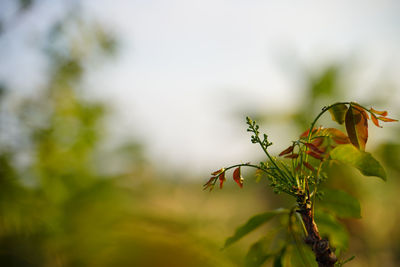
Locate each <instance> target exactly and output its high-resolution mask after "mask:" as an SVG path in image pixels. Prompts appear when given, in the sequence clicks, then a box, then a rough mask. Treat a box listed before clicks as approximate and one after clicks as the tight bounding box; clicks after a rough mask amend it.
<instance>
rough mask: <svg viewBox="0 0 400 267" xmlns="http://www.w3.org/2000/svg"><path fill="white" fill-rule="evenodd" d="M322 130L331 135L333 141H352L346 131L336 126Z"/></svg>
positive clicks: (339, 142)
mask: <svg viewBox="0 0 400 267" xmlns="http://www.w3.org/2000/svg"><path fill="white" fill-rule="evenodd" d="M322 132H323V134H326V135H328V136H330V137H331V138H332V139H333V141H335V142H336V143H338V144H348V143H350V139H349V137H348V136H347V135H346V134H345V133H343V132H342V131H340V130H338V129H336V128H326V129H324V130H323V131H322Z"/></svg>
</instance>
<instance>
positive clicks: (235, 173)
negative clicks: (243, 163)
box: [233, 167, 243, 188]
mask: <svg viewBox="0 0 400 267" xmlns="http://www.w3.org/2000/svg"><path fill="white" fill-rule="evenodd" d="M233 180H235V182H236V183H237V184H238V185H239V186H240V188H242V187H243V178H242V175H241V172H240V167H237V168H236V169H235V170H234V171H233Z"/></svg>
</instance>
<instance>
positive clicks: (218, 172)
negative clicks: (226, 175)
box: [211, 168, 225, 175]
mask: <svg viewBox="0 0 400 267" xmlns="http://www.w3.org/2000/svg"><path fill="white" fill-rule="evenodd" d="M223 171H225V169H224V168H222V169H219V170H216V171H215V172H212V173H211V175H217V174H220V173H221V172H223Z"/></svg>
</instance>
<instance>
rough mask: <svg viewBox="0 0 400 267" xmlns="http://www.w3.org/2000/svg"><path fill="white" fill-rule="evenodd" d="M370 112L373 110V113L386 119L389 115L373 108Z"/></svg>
mask: <svg viewBox="0 0 400 267" xmlns="http://www.w3.org/2000/svg"><path fill="white" fill-rule="evenodd" d="M370 110H371V112H373V113H375V114H377V115H381V116H384V117H386V116H387V114H388V113H387V111H386V110H385V111H378V110H376V109H373V108H370Z"/></svg>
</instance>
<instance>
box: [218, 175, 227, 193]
mask: <svg viewBox="0 0 400 267" xmlns="http://www.w3.org/2000/svg"><path fill="white" fill-rule="evenodd" d="M218 178H219V188H220V189H222V186H223V184H224V182H225V181H226V179H225V172H223V173H221V174H220V175H219V176H218Z"/></svg>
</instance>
